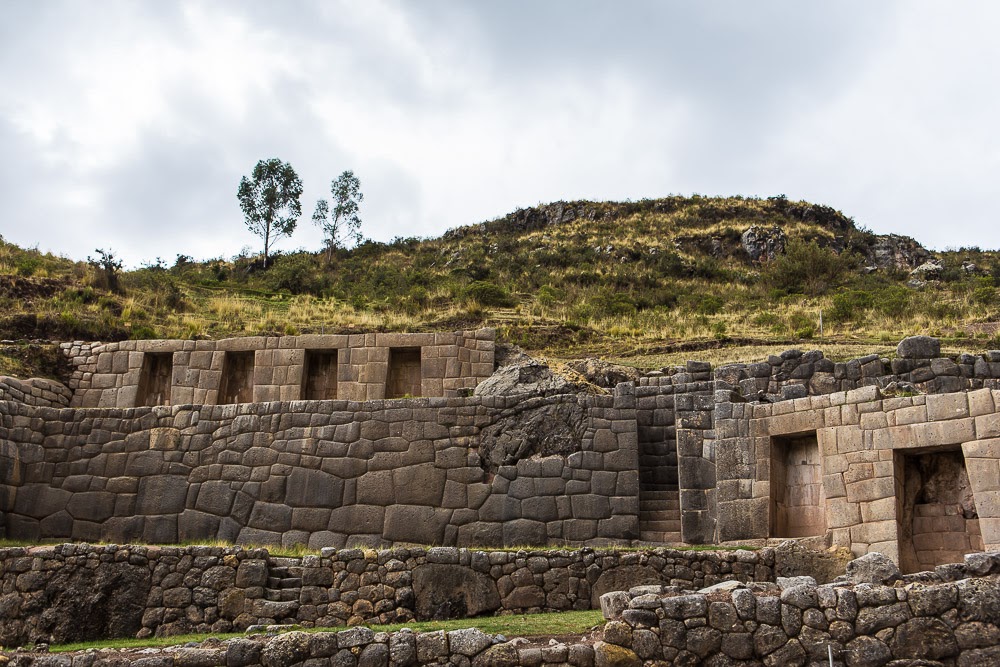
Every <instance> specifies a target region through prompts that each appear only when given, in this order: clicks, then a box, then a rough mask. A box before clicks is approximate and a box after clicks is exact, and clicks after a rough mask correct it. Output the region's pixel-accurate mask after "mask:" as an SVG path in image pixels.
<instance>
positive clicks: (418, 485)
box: [0, 386, 638, 547]
mask: <svg viewBox="0 0 1000 667" xmlns="http://www.w3.org/2000/svg"><path fill="white" fill-rule="evenodd" d="M628 389H629V387H628V386H625V387H623V388H622V391H621V392H619V393H616V394H615V395H614V396H589V395H577V394H563V395H556V396H550V397H539V398H535V399H532V401H533V402H532V403H531V407H532V408H533V412H534V414H535V416H536V418H537V419H538V420H539V421H540V423H544V421H545V419H546V415H550V414H558V413H559V411H560V409H561V408H562V407H563V406H566V405H571V406H573V407H574V409H575V410H577V411H578V413H579V414H580V433H579V440H578V441H577V442H575V443H573V445H574V446H573V448H572V449H571V450H569V451H564V452H561V453H556V454H552V455H549V456H543V455H540V454H537V453H533V452H531V451H527V452H522V454H521V456H520V458H519V459H518V460H516V461H515V462H512V463H510V464H505V465H501V466H499V467H498V468H497V469H496V471H495V473H494V472H493V471H492V470H487V468H488V466H485V465H484V462H483V460H482V459H481V458H480V455H479V450H478V447H479V445H480V442H481V440H482V438H481V434H482V432H483V431H484V430H486V429H488V428H489V427H491V425H493V424H495V423H497V422H501V421H502V420H503V419H504V418H505V417H507V416H509V415H510V414H513V413H516V414H523V410H524V408H525V403H526V402H525V400H524V399H522V398H490V397H469V398H425V399H407V400H398V401H369V402H366V403H351V402H347V401H315V402H292V403H284V402H281V403H253V404H239V405H224V406H213V405H205V406H190V405H187V406H183V405H177V406H169V407H168V406H158V407H148V408H130V409H125V410H122V409H92V410H76V409H69V408H64V409H58V410H57V409H53V408H33V407H30V406H26V405H23V404H18V403H13V402H3V403H0V443H4V448H3V450H2V451H0V471H4V470H6V471H7V474H6V475H5V477H4V478H3V479H2V480H0V484H3V486H4V487H5V488H6V492H7V494H6V497H5V498H3V500H4V503H3V504H2V505H0V513H2V516H3V519H4V523H5V528H6V533H7V535H8V536H9V537H17V538H21V539H39V538H45V539H48V538H65V539H79V540H92V541H93V540H104V541H112V542H128V541H137V540H138V541H143V542H147V543H176V542H177V541H185V540H197V539H222V540H229V541H239V542H241V543H256V544H286V545H288V544H295V543H308V544H309V545H310V546H312V547H323V546H338V547H340V546H344V545H345V544H347V543H348V542H350V543H352V544H362V545H369V546H372V545H384V544H389V543H399V542H416V543H422V544H459V545H484V546H499V545H501V544H508V545H511V544H547V543H555V544H563V543H570V544H573V543H584V542H594V541H596V542H598V543H599V542H601V541H605V542H608V541H613V540H620V539H623V538H624V539H629V538H630V537H634V536H635V535H636V532H637V524H638V472H637V467H638V464H637V444H636V431H635V423H636V421H635V398H634V395H633V394H632V393H631V392H630V391H628ZM514 444H515V445H517V443H514ZM14 461H16V465H15V464H14Z"/></svg>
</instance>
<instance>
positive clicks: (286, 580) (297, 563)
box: [264, 556, 302, 603]
mask: <svg viewBox="0 0 1000 667" xmlns="http://www.w3.org/2000/svg"><path fill="white" fill-rule="evenodd" d="M301 592H302V561H301V560H299V559H296V558H279V557H277V556H272V557H271V558H269V559H268V577H267V587H266V588H265V589H264V598H265V599H266V600H270V601H271V602H296V603H297V602H298V601H299V595H300V593H301Z"/></svg>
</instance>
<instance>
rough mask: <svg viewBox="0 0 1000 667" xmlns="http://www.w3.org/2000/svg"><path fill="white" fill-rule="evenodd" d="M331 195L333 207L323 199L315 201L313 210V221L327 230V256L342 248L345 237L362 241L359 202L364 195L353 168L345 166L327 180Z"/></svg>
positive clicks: (355, 241) (348, 239) (356, 241)
mask: <svg viewBox="0 0 1000 667" xmlns="http://www.w3.org/2000/svg"><path fill="white" fill-rule="evenodd" d="M330 195H331V196H332V201H333V210H332V211H331V210H330V204H329V203H328V202H327V201H326V200H325V199H320V200H319V201H318V202H316V210H315V211H314V212H313V222H314V223H316V225H318V226H319V227H322V228H323V232H324V233H325V234H326V256H327V259H331V258H332V257H333V251H334V250H336V249H337V248H344V247H346V246H347V242H348V241H354V243H355V244H357V243H361V242H362V241H363V240H364V237H363V236H362V235H361V218H359V217H358V205H359V204H361V202H362V201H363V200H364V198H365V196H364V194H362V193H361V181H359V180H358V177H357V176H355V175H354V172H353V171H351V170H349V169H348V170H347V171H345V172H344V173H342V174H341V175H340V176H338V177H337V180H335V181H333V182H332V183H330Z"/></svg>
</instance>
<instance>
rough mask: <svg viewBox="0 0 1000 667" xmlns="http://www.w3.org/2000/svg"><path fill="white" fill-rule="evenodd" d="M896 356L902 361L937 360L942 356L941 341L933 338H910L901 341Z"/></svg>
mask: <svg viewBox="0 0 1000 667" xmlns="http://www.w3.org/2000/svg"><path fill="white" fill-rule="evenodd" d="M896 356H898V357H899V358H900V359H937V358H938V357H940V356H941V341H939V340H938V339H937V338H933V337H931V336H910V337H909V338H904V339H903V340H901V341H899V345H897V346H896Z"/></svg>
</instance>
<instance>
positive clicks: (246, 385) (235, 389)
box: [219, 350, 256, 405]
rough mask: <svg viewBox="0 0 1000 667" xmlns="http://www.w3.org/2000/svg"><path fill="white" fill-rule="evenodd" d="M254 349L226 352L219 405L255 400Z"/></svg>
mask: <svg viewBox="0 0 1000 667" xmlns="http://www.w3.org/2000/svg"><path fill="white" fill-rule="evenodd" d="M255 354H256V353H255V352H254V351H252V350H251V351H248V352H226V358H225V360H224V362H223V367H222V386H221V387H220V388H219V405H225V404H229V403H252V402H253V368H254V355H255Z"/></svg>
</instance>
